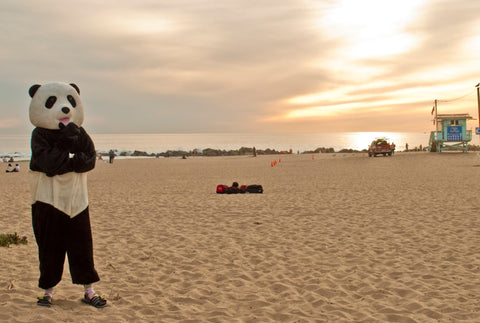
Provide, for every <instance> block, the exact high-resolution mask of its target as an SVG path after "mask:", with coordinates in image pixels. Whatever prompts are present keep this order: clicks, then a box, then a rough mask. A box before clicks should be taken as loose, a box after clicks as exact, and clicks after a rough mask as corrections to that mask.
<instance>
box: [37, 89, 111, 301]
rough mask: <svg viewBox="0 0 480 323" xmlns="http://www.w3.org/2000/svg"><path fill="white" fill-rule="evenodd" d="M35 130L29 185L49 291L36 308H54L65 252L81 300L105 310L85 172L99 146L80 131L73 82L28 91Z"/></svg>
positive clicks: (92, 164) (80, 107)
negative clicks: (98, 288)
mask: <svg viewBox="0 0 480 323" xmlns="http://www.w3.org/2000/svg"><path fill="white" fill-rule="evenodd" d="M29 94H30V97H31V98H32V101H31V103H30V108H29V115H30V121H31V123H32V124H33V125H34V126H35V127H36V128H35V129H34V130H33V132H32V139H31V149H32V156H31V160H30V170H29V181H30V192H31V197H32V225H33V231H34V234H35V239H36V241H37V245H38V256H39V262H40V279H39V283H38V286H39V287H40V288H42V289H44V290H45V293H44V295H43V296H42V297H39V298H38V302H37V304H38V305H42V306H50V305H51V304H52V297H53V287H55V286H56V285H57V284H58V283H59V282H60V280H61V278H62V273H63V267H64V262H65V254H67V255H68V262H69V266H70V274H71V277H72V282H73V283H74V284H82V285H84V288H85V295H84V298H83V299H82V301H84V302H85V303H88V304H90V305H92V306H95V307H104V306H105V305H106V300H105V299H104V298H103V297H101V296H98V295H96V294H95V291H94V290H93V287H92V285H91V284H92V283H95V282H97V281H99V280H100V279H99V277H98V274H97V271H96V270H95V266H94V261H93V243H92V233H91V227H90V217H89V210H88V194H87V172H88V171H90V170H92V169H93V168H94V167H95V159H96V152H95V146H94V144H93V142H92V140H91V139H90V137H89V135H88V134H87V132H86V131H85V129H83V128H82V127H81V125H82V123H83V118H84V115H83V105H82V102H81V100H80V96H79V94H80V90H79V88H78V87H77V86H76V85H75V84H66V83H49V84H45V85H38V84H36V85H33V86H32V87H30V89H29Z"/></svg>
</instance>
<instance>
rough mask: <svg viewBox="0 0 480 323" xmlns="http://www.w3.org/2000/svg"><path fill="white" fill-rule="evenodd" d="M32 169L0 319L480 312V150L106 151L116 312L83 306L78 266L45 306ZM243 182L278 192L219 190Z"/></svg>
mask: <svg viewBox="0 0 480 323" xmlns="http://www.w3.org/2000/svg"><path fill="white" fill-rule="evenodd" d="M279 158H280V159H281V161H280V162H278V159H279ZM275 160H276V161H277V165H276V166H274V167H272V166H271V163H272V162H273V161H275ZM20 166H21V167H22V171H21V172H20V173H18V174H6V173H0V178H1V183H2V186H1V194H0V199H1V205H2V211H1V217H0V224H1V226H0V228H1V229H0V233H13V232H17V233H18V234H19V235H27V237H28V240H29V244H28V245H12V246H11V247H9V248H5V247H0V259H1V266H0V321H5V322H59V321H64V322H94V321H97V322H107V321H108V322H479V321H480V255H479V253H480V251H479V249H478V248H479V246H480V216H479V211H480V207H479V198H478V194H479V192H480V183H479V177H480V167H479V166H480V158H479V157H478V156H477V154H476V153H468V154H465V153H454V154H452V153H442V154H436V153H397V154H396V155H395V156H394V157H376V158H369V157H367V156H365V154H323V155H319V154H316V155H280V156H258V157H256V158H254V157H247V156H241V157H207V158H205V157H197V158H188V159H186V160H182V159H180V158H159V159H153V158H151V159H150V158H149V159H135V160H131V159H124V160H119V159H118V160H115V162H114V163H113V164H107V163H104V162H99V163H98V164H97V166H96V168H95V169H94V170H93V171H92V172H90V173H89V178H88V183H89V184H88V185H89V200H90V215H91V222H92V230H93V238H94V248H95V251H94V252H95V264H96V268H97V271H98V272H99V274H100V277H101V281H100V282H99V283H97V284H96V285H95V288H96V290H97V292H99V293H101V294H103V295H104V296H105V297H106V298H107V299H108V307H106V308H104V309H95V308H93V307H91V306H88V305H85V304H83V303H81V301H80V299H81V297H82V296H83V289H82V287H81V286H78V285H73V284H72V283H71V279H70V274H69V270H68V265H67V264H66V266H65V271H64V276H63V280H62V282H61V283H60V284H59V285H58V286H57V288H56V294H55V298H54V306H52V307H51V308H42V307H38V306H37V305H36V297H37V296H40V295H41V294H42V291H41V290H40V289H39V288H38V287H37V281H38V274H39V273H38V259H37V246H36V243H35V238H34V236H33V232H32V227H31V222H30V221H31V218H30V205H29V203H30V197H29V190H28V176H27V172H26V170H27V168H28V163H21V164H20ZM5 168H6V165H5ZM2 171H3V170H2ZM233 181H237V182H239V183H240V184H261V185H263V187H264V190H265V192H264V194H243V195H220V194H216V193H215V188H216V185H217V184H226V185H231V183H232V182H233Z"/></svg>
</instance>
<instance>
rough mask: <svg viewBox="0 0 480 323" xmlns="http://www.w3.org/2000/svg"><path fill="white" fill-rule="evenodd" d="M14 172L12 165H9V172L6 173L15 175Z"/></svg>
mask: <svg viewBox="0 0 480 323" xmlns="http://www.w3.org/2000/svg"><path fill="white" fill-rule="evenodd" d="M13 172H14V170H13V166H12V164H8V166H7V170H6V171H5V173H13Z"/></svg>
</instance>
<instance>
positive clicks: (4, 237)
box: [0, 232, 28, 247]
mask: <svg viewBox="0 0 480 323" xmlns="http://www.w3.org/2000/svg"><path fill="white" fill-rule="evenodd" d="M27 243H28V240H27V236H21V237H20V236H19V235H18V234H17V233H16V232H15V233H13V234H12V233H0V246H2V247H9V246H10V245H11V244H27Z"/></svg>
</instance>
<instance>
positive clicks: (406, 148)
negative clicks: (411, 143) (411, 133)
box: [405, 142, 408, 151]
mask: <svg viewBox="0 0 480 323" xmlns="http://www.w3.org/2000/svg"><path fill="white" fill-rule="evenodd" d="M405 150H406V151H408V142H407V143H406V144H405Z"/></svg>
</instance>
